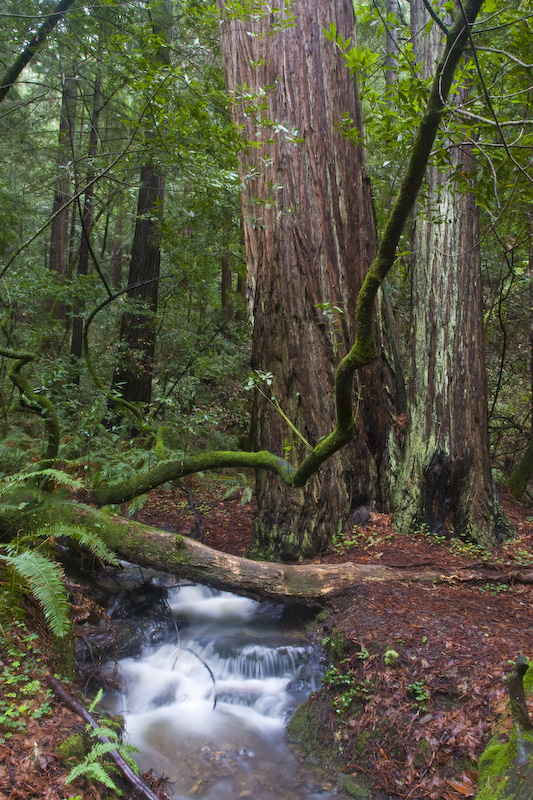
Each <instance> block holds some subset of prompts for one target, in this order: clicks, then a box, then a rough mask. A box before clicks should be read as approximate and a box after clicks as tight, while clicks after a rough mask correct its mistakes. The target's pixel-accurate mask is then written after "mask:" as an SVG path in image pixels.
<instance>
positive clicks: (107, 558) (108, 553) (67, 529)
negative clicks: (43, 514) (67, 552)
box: [33, 523, 120, 566]
mask: <svg viewBox="0 0 533 800" xmlns="http://www.w3.org/2000/svg"><path fill="white" fill-rule="evenodd" d="M33 535H34V536H39V537H41V538H46V539H48V538H50V537H53V538H54V539H59V538H69V539H73V540H74V541H75V542H78V544H80V545H81V546H82V547H86V548H87V550H89V551H90V552H91V553H92V554H93V556H95V557H96V558H99V559H100V561H104V562H105V563H106V564H114V565H115V566H116V565H118V564H119V563H120V562H119V560H118V558H117V557H116V555H115V554H114V553H113V551H112V550H110V549H109V548H108V547H107V545H106V544H105V543H104V542H103V540H102V539H101V538H100V536H98V534H97V533H94V532H93V531H90V530H88V529H87V528H84V527H83V526H82V525H66V524H64V523H59V524H57V525H45V526H43V527H42V528H39V530H38V531H36V532H35V534H33Z"/></svg>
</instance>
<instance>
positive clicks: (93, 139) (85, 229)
mask: <svg viewBox="0 0 533 800" xmlns="http://www.w3.org/2000/svg"><path fill="white" fill-rule="evenodd" d="M100 98H101V82H100V78H98V77H97V78H96V80H95V84H94V95H93V110H92V117H91V128H90V132H89V147H88V150H87V161H88V167H87V188H86V190H85V197H84V202H83V211H82V215H81V227H82V231H81V241H80V252H79V257H78V275H87V274H88V272H89V249H90V248H89V245H90V237H91V229H92V223H93V198H94V183H93V182H92V180H91V179H92V177H93V175H94V166H93V160H94V158H95V156H96V150H97V146H98V120H99V115H100ZM82 339H83V319H82V317H80V316H79V315H77V316H75V317H74V319H73V321H72V339H71V342H70V352H71V354H72V355H73V356H75V357H76V358H80V357H81V353H82V345H83V341H82ZM78 382H79V375H77V376H76V383H78Z"/></svg>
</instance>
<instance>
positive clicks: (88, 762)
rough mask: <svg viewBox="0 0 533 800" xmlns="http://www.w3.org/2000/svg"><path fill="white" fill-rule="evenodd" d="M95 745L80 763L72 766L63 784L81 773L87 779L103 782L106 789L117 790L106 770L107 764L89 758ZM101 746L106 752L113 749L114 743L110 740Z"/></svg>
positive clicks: (107, 768)
mask: <svg viewBox="0 0 533 800" xmlns="http://www.w3.org/2000/svg"><path fill="white" fill-rule="evenodd" d="M96 747H97V745H95V746H94V747H93V749H92V750H91V752H90V753H89V755H88V756H87V757H86V758H85V759H84V760H83V761H82V762H81V764H78V765H77V766H76V767H73V768H72V769H71V770H70V772H69V774H68V775H67V779H66V781H65V784H69V783H71V782H72V781H73V780H75V779H76V778H79V777H80V775H83V776H84V777H85V778H87V779H88V780H92V781H99V782H100V783H103V784H104V786H107V788H108V789H111V790H112V791H115V792H118V787H117V785H116V783H115V782H114V780H113V779H112V778H111V776H110V775H109V772H108V770H109V764H106V765H105V766H104V765H103V764H100V762H99V761H95V760H92V759H91V758H90V756H91V755H92V753H93V751H94V750H95V749H96ZM102 747H106V750H105V752H106V753H108V752H109V751H110V750H115V745H114V744H112V743H111V742H110V743H109V744H108V745H103V744H102ZM102 755H103V753H102Z"/></svg>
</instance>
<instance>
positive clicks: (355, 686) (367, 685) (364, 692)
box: [322, 647, 373, 714]
mask: <svg viewBox="0 0 533 800" xmlns="http://www.w3.org/2000/svg"><path fill="white" fill-rule="evenodd" d="M369 656H370V654H369V652H368V650H367V649H366V648H365V647H363V648H362V649H361V650H360V651H359V653H357V657H358V658H360V659H362V660H366V659H367V658H369ZM348 663H349V659H348V658H345V659H343V660H342V661H341V662H340V664H339V665H338V666H337V665H331V666H329V667H328V668H327V670H326V671H325V673H324V675H323V676H322V683H323V684H324V686H329V687H331V688H332V689H333V691H334V695H333V697H332V699H331V705H332V706H333V708H334V709H335V711H336V713H337V714H344V713H346V711H348V709H349V708H350V706H351V705H352V704H353V703H354V702H356V701H358V702H362V703H364V702H365V701H366V700H368V698H369V697H370V695H371V694H372V691H373V686H372V681H370V680H369V679H368V678H362V679H360V680H357V679H356V676H355V672H354V670H353V669H347V670H346V669H345V665H346V664H348Z"/></svg>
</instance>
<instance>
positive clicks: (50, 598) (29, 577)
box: [0, 550, 70, 637]
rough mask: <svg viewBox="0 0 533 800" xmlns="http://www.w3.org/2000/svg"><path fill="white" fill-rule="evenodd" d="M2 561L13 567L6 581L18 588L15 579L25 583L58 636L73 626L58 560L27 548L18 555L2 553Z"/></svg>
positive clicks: (0, 559) (0, 556) (6, 583)
mask: <svg viewBox="0 0 533 800" xmlns="http://www.w3.org/2000/svg"><path fill="white" fill-rule="evenodd" d="M0 561H2V562H3V563H4V564H6V565H7V566H8V567H10V568H11V571H12V574H13V579H12V580H10V579H9V574H8V577H7V580H6V579H4V581H5V585H7V586H12V588H13V590H15V586H16V579H18V580H19V581H21V582H22V583H24V584H25V586H26V587H27V588H28V589H29V591H30V593H31V594H32V595H33V596H34V598H35V599H36V600H37V602H38V603H39V604H40V606H41V608H42V610H43V613H44V616H45V619H46V621H47V622H48V624H49V626H50V629H51V631H52V633H53V634H55V636H59V637H62V636H65V635H66V634H67V633H68V631H69V630H70V623H69V618H68V603H67V598H66V595H65V587H64V585H63V570H62V569H61V568H60V567H59V565H58V564H56V563H54V562H53V561H51V560H50V559H49V558H48V557H47V556H43V555H41V553H39V552H37V551H31V550H25V551H22V552H19V553H17V554H16V555H4V554H0Z"/></svg>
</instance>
